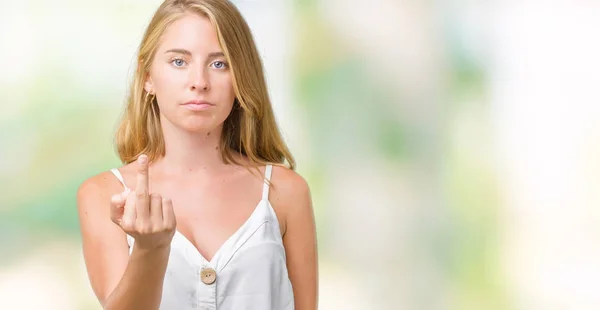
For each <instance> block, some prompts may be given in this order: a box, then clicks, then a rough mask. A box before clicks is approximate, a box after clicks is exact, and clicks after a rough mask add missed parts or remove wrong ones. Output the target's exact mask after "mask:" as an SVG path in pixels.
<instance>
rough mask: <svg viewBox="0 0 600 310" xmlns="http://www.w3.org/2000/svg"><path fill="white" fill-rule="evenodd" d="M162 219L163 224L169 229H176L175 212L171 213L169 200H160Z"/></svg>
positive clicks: (171, 204)
mask: <svg viewBox="0 0 600 310" xmlns="http://www.w3.org/2000/svg"><path fill="white" fill-rule="evenodd" d="M162 218H163V222H164V223H165V224H166V225H167V227H169V228H176V226H177V223H176V221H175V212H174V211H173V202H172V201H171V199H166V198H163V200H162Z"/></svg>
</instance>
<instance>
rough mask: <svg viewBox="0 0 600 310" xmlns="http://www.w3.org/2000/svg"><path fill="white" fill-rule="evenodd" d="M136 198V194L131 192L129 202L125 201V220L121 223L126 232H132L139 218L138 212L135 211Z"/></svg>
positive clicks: (128, 197)
mask: <svg viewBox="0 0 600 310" xmlns="http://www.w3.org/2000/svg"><path fill="white" fill-rule="evenodd" d="M135 205H136V196H135V193H134V192H129V196H127V200H126V201H125V207H124V210H123V220H122V221H121V227H122V228H123V229H124V230H128V231H131V230H133V229H134V227H135V221H136V218H137V211H136V209H135Z"/></svg>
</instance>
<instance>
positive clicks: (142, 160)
mask: <svg viewBox="0 0 600 310" xmlns="http://www.w3.org/2000/svg"><path fill="white" fill-rule="evenodd" d="M138 161H139V163H140V164H145V163H146V162H148V156H146V155H140V157H139V158H138Z"/></svg>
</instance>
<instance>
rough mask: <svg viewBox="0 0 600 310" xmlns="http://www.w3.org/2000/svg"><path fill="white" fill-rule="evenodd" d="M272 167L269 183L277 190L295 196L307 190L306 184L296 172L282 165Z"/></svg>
mask: <svg viewBox="0 0 600 310" xmlns="http://www.w3.org/2000/svg"><path fill="white" fill-rule="evenodd" d="M272 166H273V169H272V174H271V175H272V178H271V181H272V182H273V184H274V186H275V187H278V188H279V190H281V191H284V192H285V193H286V194H292V193H296V194H297V193H301V192H303V191H306V190H308V183H307V182H306V180H305V179H304V177H303V176H302V175H300V174H299V173H298V172H296V171H294V170H292V169H290V168H288V167H286V166H283V165H275V164H274V165H272Z"/></svg>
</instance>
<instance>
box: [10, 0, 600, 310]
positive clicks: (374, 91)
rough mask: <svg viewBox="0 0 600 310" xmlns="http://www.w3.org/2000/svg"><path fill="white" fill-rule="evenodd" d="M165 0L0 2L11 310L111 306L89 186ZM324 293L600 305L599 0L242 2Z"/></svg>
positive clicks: (424, 301)
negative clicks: (89, 245) (95, 277)
mask: <svg viewBox="0 0 600 310" xmlns="http://www.w3.org/2000/svg"><path fill="white" fill-rule="evenodd" d="M160 2H161V1H159V0H143V1H142V0H104V1H74V0H56V1H42V0H21V1H8V0H1V1H0V184H1V186H0V190H1V194H0V309H8V310H12V309H60V310H69V309H83V310H87V309H90V310H91V309H100V307H99V305H98V303H97V301H96V299H95V297H94V295H93V293H92V291H91V288H90V286H89V284H88V280H87V275H86V271H85V266H84V262H83V258H82V253H81V246H80V235H79V226H78V221H77V212H76V205H75V193H76V190H77V188H78V186H79V184H81V182H82V181H83V180H84V179H86V178H88V177H90V176H92V175H94V174H97V173H99V172H101V171H104V170H108V169H110V168H113V167H117V166H119V165H120V163H119V160H118V159H117V156H116V154H115V151H114V148H113V144H112V141H113V133H114V130H115V128H116V124H117V120H118V117H119V115H120V113H121V109H122V108H123V102H124V98H125V93H126V91H127V85H128V82H129V77H130V76H131V72H132V70H133V66H132V64H133V60H134V59H135V49H136V47H137V45H138V43H139V41H140V39H141V36H142V33H143V31H144V28H145V26H146V25H147V23H148V21H149V19H150V17H151V15H152V13H153V12H154V10H155V9H156V8H157V7H158V5H159V4H160ZM234 2H235V3H236V4H237V5H238V7H239V8H240V10H241V11H242V13H243V14H244V16H245V17H246V18H247V21H248V23H249V25H250V27H251V28H252V31H253V33H254V35H255V39H256V41H257V44H258V47H259V50H260V52H261V54H262V56H263V59H264V64H265V67H266V74H267V79H268V82H269V87H270V92H271V96H272V99H273V103H274V108H275V112H276V115H277V118H278V120H279V123H280V125H281V128H282V130H283V132H284V135H285V137H286V140H287V141H288V143H289V145H290V147H291V148H292V151H293V152H294V154H295V156H296V157H297V160H298V172H299V173H301V174H302V175H303V176H304V177H305V178H306V179H307V180H308V182H309V184H310V186H311V189H312V193H313V200H314V206H315V212H316V217H317V224H318V239H319V248H320V257H319V258H320V309H344V310H353V309H360V310H363V309H440V310H442V309H444V310H445V309H459V310H463V309H464V310H488V309H490V310H495V309H519V310H520V309H523V310H538V309H539V310H553V309H600V293H599V292H598V288H599V287H600V248H599V247H598V244H600V243H599V242H600V225H599V224H598V223H599V220H600V209H599V208H598V206H599V205H600V204H599V203H600V191H598V185H600V161H599V158H600V102H599V101H600V100H599V99H600V57H599V55H600V35H599V31H600V18H598V16H600V3H599V2H598V1H593V0H592V1H566V0H558V1H534V0H523V1H508V0H504V1H501V0H488V1H474V0H454V1H445V0H438V1H424V0H369V1H366V0H360V1H359V0H245V1H244V0H238V1H234Z"/></svg>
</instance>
